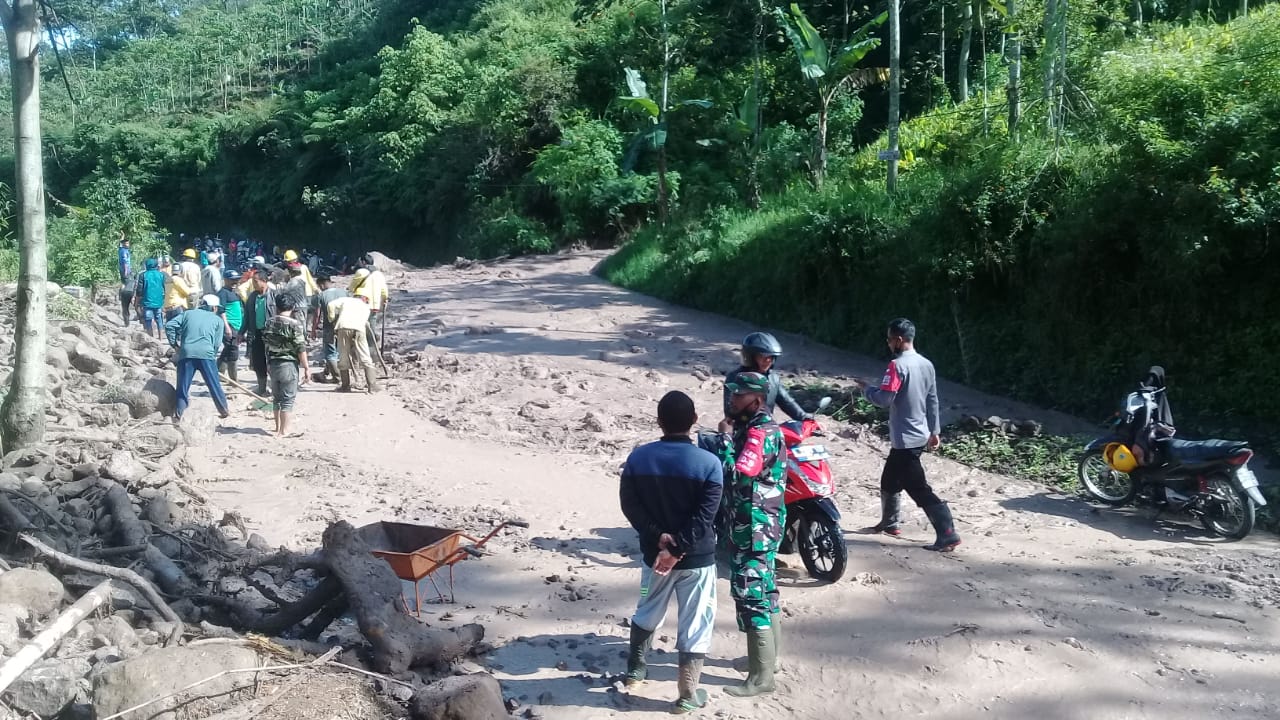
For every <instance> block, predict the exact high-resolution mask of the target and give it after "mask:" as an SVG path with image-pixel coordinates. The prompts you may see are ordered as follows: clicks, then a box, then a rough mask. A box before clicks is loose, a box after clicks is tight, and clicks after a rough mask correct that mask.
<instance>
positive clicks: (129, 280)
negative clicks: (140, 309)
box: [116, 230, 137, 329]
mask: <svg viewBox="0 0 1280 720" xmlns="http://www.w3.org/2000/svg"><path fill="white" fill-rule="evenodd" d="M116 266H117V269H119V271H120V319H121V320H124V326H125V328H126V329H127V328H128V327H129V318H130V316H131V315H132V314H133V293H134V289H135V287H136V281H137V278H135V277H134V275H133V250H131V249H129V238H127V237H125V235H124V231H123V230H121V231H120V247H119V248H117V249H116Z"/></svg>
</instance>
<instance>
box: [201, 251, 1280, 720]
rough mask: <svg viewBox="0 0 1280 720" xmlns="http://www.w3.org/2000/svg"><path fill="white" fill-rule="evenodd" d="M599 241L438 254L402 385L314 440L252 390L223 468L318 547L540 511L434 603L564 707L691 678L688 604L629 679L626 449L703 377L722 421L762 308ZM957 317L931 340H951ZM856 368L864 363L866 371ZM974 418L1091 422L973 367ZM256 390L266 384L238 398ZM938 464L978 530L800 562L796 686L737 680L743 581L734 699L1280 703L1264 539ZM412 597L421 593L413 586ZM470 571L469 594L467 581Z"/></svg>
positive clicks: (871, 544) (842, 449)
mask: <svg viewBox="0 0 1280 720" xmlns="http://www.w3.org/2000/svg"><path fill="white" fill-rule="evenodd" d="M600 258H601V256H600V255H597V254H586V255H577V256H567V257H558V258H540V259H530V260H519V261H511V262H505V263H499V264H493V265H475V266H472V267H469V268H465V269H458V268H452V267H450V268H440V269H433V270H424V271H414V272H409V273H404V274H401V275H398V276H395V277H393V278H392V287H393V289H394V290H393V304H392V315H391V324H390V326H389V327H390V338H389V342H388V347H389V348H391V347H394V348H395V350H394V355H395V357H396V359H397V360H398V361H397V362H394V363H393V374H394V376H395V377H394V378H393V379H392V380H391V381H390V382H389V390H390V391H389V392H387V393H383V394H381V395H374V396H368V395H363V394H357V395H343V394H339V393H336V392H333V391H332V388H333V386H326V385H314V384H313V385H311V386H310V387H309V388H306V389H304V391H303V392H302V393H301V395H300V397H299V400H298V413H297V420H296V427H297V429H298V430H300V431H302V432H303V435H302V437H300V438H295V439H289V440H283V441H279V440H276V439H274V438H271V437H269V436H267V435H266V432H265V429H267V428H269V427H270V419H269V418H263V417H262V414H261V413H257V414H253V413H250V412H244V411H242V412H238V414H237V415H235V416H233V417H232V418H231V419H230V420H228V421H224V422H223V423H222V425H221V426H220V427H219V428H218V433H219V435H218V437H217V438H216V440H215V442H214V444H213V446H212V447H211V449H210V451H209V453H208V456H207V457H205V458H204V459H203V461H202V462H203V463H204V464H205V465H206V468H207V470H208V474H209V476H210V477H213V478H216V481H214V482H211V483H210V485H209V486H208V488H209V489H210V491H211V492H212V494H213V495H214V497H215V499H216V500H217V502H219V503H220V504H221V505H223V506H225V507H228V508H234V509H237V510H239V511H240V512H242V513H243V514H244V516H245V517H246V519H247V521H248V523H249V526H250V527H249V530H250V531H251V532H259V533H261V534H262V535H264V536H266V537H267V538H268V539H269V540H271V541H272V542H275V543H281V544H286V545H289V546H294V547H304V546H309V545H313V544H315V543H317V542H318V540H319V534H320V532H321V531H322V530H323V528H324V526H325V525H326V524H327V523H328V522H329V521H330V520H331V519H334V518H346V519H350V520H351V521H353V522H356V523H361V522H365V521H371V520H377V519H403V520H406V521H410V522H423V523H439V524H445V525H458V526H461V527H468V528H472V529H483V528H484V527H486V526H487V525H488V524H489V523H490V522H491V521H492V520H493V519H497V518H502V517H521V518H523V519H525V520H527V521H529V523H530V525H531V527H530V528H529V530H527V531H523V530H520V531H512V532H510V533H507V534H502V535H500V536H499V537H498V538H496V539H495V540H494V541H493V543H492V546H491V547H492V549H493V554H492V555H491V556H489V557H485V558H483V559H481V560H476V561H469V562H467V563H464V564H462V565H460V566H459V568H458V573H457V583H456V597H457V602H456V603H455V604H446V605H440V604H434V605H429V606H427V608H426V610H425V611H424V613H423V618H424V619H425V620H426V621H427V622H430V623H432V624H434V625H438V626H445V625H449V624H452V623H466V622H473V621H475V622H481V623H484V624H485V625H486V626H487V627H488V632H489V639H490V640H491V641H492V642H493V643H494V645H495V646H496V650H495V651H494V652H493V653H492V654H490V655H488V656H486V657H485V658H482V659H480V661H479V662H480V663H482V664H483V665H484V666H486V667H488V668H489V669H491V670H492V672H493V673H494V674H495V675H496V676H497V677H498V678H499V679H500V680H501V682H502V685H503V687H504V691H505V693H506V694H507V695H508V696H509V697H515V698H518V699H519V700H520V702H521V704H522V706H523V707H522V708H521V710H520V712H524V711H525V709H526V708H532V709H533V710H534V711H535V713H540V714H541V716H542V717H545V718H557V719H558V718H564V719H566V720H578V719H586V718H606V717H634V718H648V717H653V718H656V717H659V716H663V715H665V714H666V712H667V709H668V707H669V702H670V700H671V699H672V698H674V696H675V651H674V642H673V639H672V638H671V637H670V636H673V635H674V632H673V630H674V628H673V626H672V624H673V622H674V617H671V618H669V621H668V626H667V627H666V628H664V631H662V632H660V633H659V638H660V639H659V640H658V641H657V642H656V643H655V647H656V648H657V654H656V656H655V657H653V658H652V665H651V667H652V670H651V677H652V678H653V679H652V680H651V681H650V682H649V683H647V684H646V685H645V686H644V687H642V688H641V689H640V690H639V691H637V692H635V693H634V694H631V695H626V694H621V693H618V692H616V691H615V690H613V689H612V687H611V686H610V683H609V682H608V681H607V680H606V679H603V676H606V675H612V674H615V673H618V672H621V671H622V670H623V669H624V661H623V659H622V654H623V652H624V650H625V648H626V642H627V633H628V631H627V629H626V628H625V627H624V626H623V625H622V623H621V620H622V619H624V618H626V617H628V616H629V615H630V613H631V611H632V610H633V609H634V604H635V600H636V597H635V591H636V587H637V585H638V582H639V571H638V565H637V562H638V545H637V543H636V540H635V535H634V533H633V532H632V531H631V529H630V528H629V527H628V526H627V524H626V521H625V519H624V518H623V516H622V513H621V512H620V511H619V509H618V502H617V477H616V476H617V469H618V467H619V466H620V464H621V462H622V460H623V458H625V456H626V453H627V452H628V451H629V450H630V449H631V448H632V447H633V446H634V445H635V444H636V443H638V442H641V441H646V440H649V439H653V438H655V437H656V436H657V433H656V428H655V427H653V422H652V417H653V415H654V408H655V403H656V401H657V399H658V398H659V397H660V396H661V395H662V394H663V393H664V392H666V391H667V390H668V389H672V388H679V389H684V390H686V391H689V392H691V394H693V396H694V398H695V400H697V402H698V403H699V407H700V409H701V410H703V414H704V418H706V419H707V420H709V421H711V422H712V423H714V419H713V418H715V416H716V414H717V408H718V405H719V392H720V386H719V380H718V378H719V377H720V376H721V375H722V374H723V372H724V371H725V370H727V369H728V368H729V367H730V364H731V363H732V361H733V353H732V352H731V351H732V349H733V348H734V347H735V345H734V343H735V342H736V341H737V340H738V339H739V338H741V337H742V335H743V334H745V332H747V331H748V330H749V328H747V327H746V326H745V325H742V324H740V323H737V322H734V321H730V320H726V319H724V318H720V317H717V316H712V315H707V314H702V313H697V312H693V311H688V310H685V309H681V308H676V307H672V306H669V305H666V304H663V303H660V302H657V301H654V300H652V299H649V298H646V297H643V296H640V295H636V294H633V293H629V292H626V291H623V290H619V289H617V288H614V287H612V286H609V285H607V284H605V283H603V282H602V281H600V280H598V279H596V278H594V277H592V276H591V275H590V270H591V268H592V266H593V265H594V263H596V262H598V261H599V259H600ZM928 338H929V329H928V328H921V338H920V348H921V350H922V352H924V353H925V354H928V352H929V339H928ZM782 342H783V344H784V346H785V347H786V350H787V355H786V357H785V358H784V360H783V362H782V364H781V366H782V369H784V370H786V371H791V372H799V373H801V374H803V375H805V376H812V377H813V378H814V379H815V380H822V379H827V380H834V381H835V382H841V377H844V378H847V377H849V376H852V375H854V374H859V375H867V376H878V375H879V373H880V371H881V370H882V369H883V364H882V362H881V361H880V360H871V359H866V358H858V357H854V356H851V355H847V354H843V353H838V352H835V351H833V350H831V349H829V348H824V347H821V346H818V345H815V344H812V343H808V342H805V341H803V340H802V339H799V338H795V337H789V336H786V335H783V336H782ZM844 382H845V383H846V384H847V379H846V380H844ZM942 393H943V405H944V408H946V412H947V413H948V414H949V415H952V416H954V415H956V414H960V413H968V412H973V413H975V414H979V415H982V416H984V417H985V416H986V415H989V414H998V415H1002V416H1004V417H1034V418H1036V419H1039V420H1041V421H1042V422H1044V423H1045V424H1046V426H1048V427H1050V428H1055V429H1059V430H1062V429H1077V427H1078V426H1077V425H1076V424H1075V423H1074V421H1072V420H1071V419H1070V418H1066V417H1062V416H1057V415H1053V414H1050V413H1045V412H1042V411H1036V410H1032V409H1029V408H1025V407H1020V406H1018V405H1016V404H1013V403H1008V402H1003V401H999V400H997V399H995V398H991V397H988V396H985V395H982V394H979V393H974V392H970V391H966V390H965V389H963V388H959V387H956V386H953V385H946V386H944V387H943V388H942ZM238 403H239V405H238V407H240V408H243V407H245V401H243V400H240V401H238ZM834 425H836V427H834V428H832V429H833V431H834V432H833V436H832V437H830V438H828V440H827V442H826V444H827V446H828V447H829V448H830V449H831V450H832V451H833V453H834V469H835V472H836V474H837V478H838V482H839V483H840V485H841V491H840V495H839V497H838V501H839V504H840V506H841V508H842V509H843V510H844V512H845V527H846V529H847V530H848V529H854V528H857V527H861V526H863V525H867V524H870V523H871V522H873V521H874V519H875V514H876V513H877V512H878V505H877V497H876V487H877V483H878V477H879V472H880V465H881V463H882V462H883V457H884V453H885V451H886V449H885V447H884V444H883V443H882V442H881V441H880V440H878V439H877V438H872V437H861V438H858V439H852V438H849V437H842V436H840V430H841V428H840V427H839V426H838V424H834ZM926 467H927V469H928V471H929V472H930V474H931V479H932V481H933V483H934V485H935V487H936V488H937V489H938V491H939V494H941V495H942V496H943V497H944V498H947V499H948V500H950V501H951V503H952V507H953V509H954V512H955V515H956V518H957V521H958V529H959V531H960V532H961V533H962V534H963V536H964V538H965V544H964V545H963V546H962V548H961V549H960V551H959V552H957V553H955V554H954V555H950V556H940V555H937V554H935V553H930V552H926V551H924V550H922V549H920V545H921V544H922V543H923V542H924V541H927V540H928V539H929V538H930V534H931V531H930V530H929V529H928V527H927V526H926V524H925V518H924V515H923V514H922V513H920V512H919V511H918V510H916V509H914V508H912V509H911V511H910V512H909V513H908V514H907V517H908V518H909V523H908V525H907V531H906V533H905V534H904V538H903V539H896V540H895V539H889V538H883V537H875V536H866V535H858V534H855V533H851V532H850V533H848V534H847V541H848V545H849V558H850V570H849V572H848V574H847V575H846V577H845V579H844V580H842V581H841V582H839V583H837V584H834V585H816V584H813V583H811V582H810V581H808V580H787V579H783V580H781V581H780V584H782V586H783V602H784V611H785V617H786V624H785V629H786V640H785V645H784V648H783V654H782V657H783V666H784V672H783V673H782V674H781V676H780V682H779V685H780V689H779V691H778V692H777V693H776V694H774V695H772V696H769V697H765V698H761V699H757V700H737V699H734V698H731V697H729V696H727V695H725V694H724V693H723V692H722V691H721V688H722V687H723V686H726V685H729V684H734V683H738V682H740V681H741V676H740V675H739V674H738V673H736V672H734V670H733V669H732V667H731V661H732V659H733V658H735V657H738V656H740V655H741V654H743V652H744V647H745V644H744V641H743V638H742V636H741V635H739V634H738V633H737V632H736V631H735V628H734V622H733V611H732V603H731V601H730V598H729V593H728V588H727V586H726V585H725V581H724V580H721V582H720V587H719V601H718V602H719V616H718V619H717V633H716V638H715V645H714V647H713V650H712V654H711V656H710V658H709V659H708V663H707V672H706V676H705V678H704V683H705V685H706V686H707V687H708V688H709V690H710V692H711V695H712V705H711V707H710V708H708V709H707V710H705V711H703V714H704V715H705V716H712V717H719V718H792V717H794V718H815V719H825V718H832V719H835V718H894V719H897V718H903V717H938V718H941V717H946V718H950V719H952V720H954V719H956V718H978V717H997V718H1082V719H1083V718H1089V719H1091V720H1097V719H1101V718H1135V719H1136V718H1153V719H1154V718H1161V719H1164V720H1167V719H1168V718H1197V719H1199V718H1205V717H1239V718H1263V717H1275V714H1276V712H1277V711H1276V708H1277V707H1278V706H1280V685H1278V684H1277V683H1276V681H1275V678H1276V671H1275V668H1276V667H1277V664H1278V663H1280V613H1278V612H1277V602H1278V601H1280V553H1277V547H1278V544H1277V542H1276V539H1275V538H1274V536H1269V535H1266V534H1263V533H1259V534H1257V535H1255V537H1254V538H1252V539H1250V540H1248V541H1245V542H1239V543H1223V542H1219V541H1217V540H1214V539H1212V538H1210V537H1208V536H1206V535H1205V534H1204V533H1203V531H1201V530H1199V529H1198V528H1197V527H1194V526H1191V525H1182V524H1167V523H1160V524H1156V523H1154V522H1153V521H1152V519H1151V518H1150V514H1149V512H1148V511H1139V512H1136V513H1122V512H1116V511H1111V510H1105V511H1098V510H1095V509H1094V508H1093V507H1092V506H1090V505H1089V504H1087V503H1085V502H1082V501H1080V500H1077V499H1074V498H1069V497H1064V496H1061V495H1057V494H1053V493H1051V492H1046V491H1045V490H1044V489H1043V488H1040V487H1036V486H1032V485H1030V484H1027V483H1024V482H1019V481H1015V480H1011V479H1008V478H1003V477H1000V476H998V475H992V474H988V473H983V472H979V471H976V470H973V469H970V468H968V467H966V466H963V465H959V464H956V463H953V462H950V461H947V460H943V459H940V458H938V457H936V456H930V457H927V458H926ZM411 592H412V591H411ZM446 592H447V590H446Z"/></svg>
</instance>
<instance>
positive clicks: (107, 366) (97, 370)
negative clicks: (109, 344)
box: [69, 340, 120, 375]
mask: <svg viewBox="0 0 1280 720" xmlns="http://www.w3.org/2000/svg"><path fill="white" fill-rule="evenodd" d="M69 355H70V356H71V366H72V367H74V368H75V369H77V370H79V371H80V372H82V373H85V374H87V375H107V374H109V375H115V374H117V373H118V372H119V371H120V366H119V365H116V361H115V358H112V357H111V356H110V355H108V354H106V353H104V352H102V351H101V350H98V349H97V348H95V347H93V346H92V345H90V344H89V343H87V342H85V341H83V340H81V341H80V342H78V343H76V345H75V347H74V348H73V349H72V350H71V352H70V353H69Z"/></svg>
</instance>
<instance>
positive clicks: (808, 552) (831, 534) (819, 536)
mask: <svg viewBox="0 0 1280 720" xmlns="http://www.w3.org/2000/svg"><path fill="white" fill-rule="evenodd" d="M797 529H798V536H797V538H796V542H797V545H799V547H800V559H801V560H803V561H804V569H805V570H807V571H809V576H810V577H812V578H814V579H815V580H822V581H825V582H835V581H837V580H839V579H840V578H841V577H842V576H843V575H844V571H845V567H846V566H847V565H848V562H849V551H848V548H846V547H845V544H844V532H843V531H841V530H840V525H839V523H837V522H835V521H834V520H832V519H831V518H826V517H824V518H820V519H818V520H809V519H808V518H806V519H803V520H801V521H800V523H799V525H798V528H797Z"/></svg>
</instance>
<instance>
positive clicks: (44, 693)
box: [6, 573, 128, 717]
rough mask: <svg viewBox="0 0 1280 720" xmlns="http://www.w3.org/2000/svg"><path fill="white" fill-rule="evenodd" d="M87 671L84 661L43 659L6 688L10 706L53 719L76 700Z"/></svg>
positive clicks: (80, 659) (81, 659) (77, 659)
mask: <svg viewBox="0 0 1280 720" xmlns="http://www.w3.org/2000/svg"><path fill="white" fill-rule="evenodd" d="M6 574H8V573H6ZM89 670H90V668H89V663H88V661H86V660H85V659H84V658H70V659H67V660H53V659H51V660H42V661H40V662H38V663H36V664H35V665H32V666H31V669H29V670H27V671H26V672H25V673H23V674H22V676H21V677H19V678H18V680H17V681H16V682H15V683H14V684H12V685H10V686H9V692H8V695H9V704H10V705H12V706H13V707H15V708H18V709H19V710H25V711H27V712H29V713H32V714H35V715H39V716H41V717H53V716H54V715H57V714H58V713H60V712H62V709H63V708H65V707H66V706H67V705H69V704H70V703H71V701H72V700H74V699H75V697H76V692H77V691H78V690H79V689H80V678H82V677H84V676H85V675H88V674H89ZM126 707H128V706H126Z"/></svg>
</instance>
